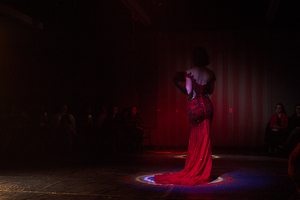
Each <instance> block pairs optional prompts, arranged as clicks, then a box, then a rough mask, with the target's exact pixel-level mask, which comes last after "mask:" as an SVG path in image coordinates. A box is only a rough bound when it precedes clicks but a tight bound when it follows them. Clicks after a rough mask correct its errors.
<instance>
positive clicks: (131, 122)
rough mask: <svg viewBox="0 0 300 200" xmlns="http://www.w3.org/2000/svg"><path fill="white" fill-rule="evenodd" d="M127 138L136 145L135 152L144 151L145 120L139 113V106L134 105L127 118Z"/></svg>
mask: <svg viewBox="0 0 300 200" xmlns="http://www.w3.org/2000/svg"><path fill="white" fill-rule="evenodd" d="M125 123H126V130H127V131H126V134H127V139H128V141H129V142H130V143H132V146H133V147H134V151H135V152H140V153H143V134H144V130H143V120H142V118H141V117H140V115H139V114H138V108H137V107H136V106H132V107H131V109H130V113H129V114H128V115H127V116H126V118H125Z"/></svg>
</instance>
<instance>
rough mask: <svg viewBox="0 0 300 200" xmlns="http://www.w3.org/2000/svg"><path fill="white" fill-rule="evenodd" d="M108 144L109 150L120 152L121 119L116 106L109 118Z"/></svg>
mask: <svg viewBox="0 0 300 200" xmlns="http://www.w3.org/2000/svg"><path fill="white" fill-rule="evenodd" d="M106 131H107V137H106V138H107V144H108V145H109V148H110V149H112V150H114V151H118V150H119V148H120V139H121V119H120V115H119V109H118V107H117V106H114V107H113V109H112V112H110V113H109V115H108V117H107V130H106Z"/></svg>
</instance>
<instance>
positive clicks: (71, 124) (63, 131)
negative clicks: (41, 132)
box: [52, 104, 77, 153]
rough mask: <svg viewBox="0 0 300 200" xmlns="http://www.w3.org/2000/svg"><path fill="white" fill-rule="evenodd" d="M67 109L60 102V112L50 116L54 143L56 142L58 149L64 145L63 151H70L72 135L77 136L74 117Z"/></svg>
mask: <svg viewBox="0 0 300 200" xmlns="http://www.w3.org/2000/svg"><path fill="white" fill-rule="evenodd" d="M67 111H68V105H67V104H62V105H61V106H60V112H59V113H57V114H55V115H54V116H53V118H52V126H53V129H54V131H55V138H56V144H58V146H59V150H60V149H61V148H63V147H64V146H65V147H66V148H64V150H66V151H65V152H66V153H71V151H72V143H73V139H74V136H77V133H76V124H75V119H74V117H73V115H72V114H69V113H68V112H67Z"/></svg>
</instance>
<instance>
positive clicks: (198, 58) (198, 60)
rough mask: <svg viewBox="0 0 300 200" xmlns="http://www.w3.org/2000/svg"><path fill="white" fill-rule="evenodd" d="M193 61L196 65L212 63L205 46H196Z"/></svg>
mask: <svg viewBox="0 0 300 200" xmlns="http://www.w3.org/2000/svg"><path fill="white" fill-rule="evenodd" d="M192 61H193V63H194V65H195V66H206V65H208V64H209V63H210V57H209V55H208V53H207V51H206V49H204V48H203V47H196V48H195V49H194V50H193V52H192Z"/></svg>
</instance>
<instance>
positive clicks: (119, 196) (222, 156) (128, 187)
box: [0, 148, 295, 200]
mask: <svg viewBox="0 0 300 200" xmlns="http://www.w3.org/2000/svg"><path fill="white" fill-rule="evenodd" d="M185 151H186V150H181V149H175V150H174V149H173V150H171V149H156V150H148V151H146V152H145V153H144V154H134V153H124V154H122V153H119V154H108V153H106V154H101V155H98V156H95V155H93V156H92V155H88V154H85V155H81V156H79V157H78V156H77V157H73V158H67V157H65V158H57V157H51V158H50V157H44V158H39V159H27V158H26V159H25V158H24V157H23V158H18V159H13V160H4V161H3V160H2V161H1V164H0V199H1V200H4V199H16V200H19V199H27V200H38V199H64V200H65V199H72V200H73V199H87V200H90V199H110V200H142V199H143V200H144V199H145V200H158V199H181V200H184V199H206V200H207V199H210V200H217V199H222V200H232V199H241V200H248V199H249V200H250V199H251V200H253V199H255V200H256V199H263V200H269V199H270V200H274V199H278V200H285V199H289V197H290V196H292V194H293V193H294V192H295V186H294V184H293V183H292V181H291V180H290V178H289V176H288V174H287V168H288V158H287V157H286V156H285V157H271V156H268V155H267V154H266V153H265V151H264V150H263V149H252V148H213V169H212V176H213V178H214V181H212V182H211V183H209V184H205V185H199V186H195V187H178V186H173V185H169V186H166V185H157V184H155V183H153V175H154V174H159V173H163V172H176V171H179V170H181V169H183V167H184V162H185V157H186V154H185V153H186V152H185Z"/></svg>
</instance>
